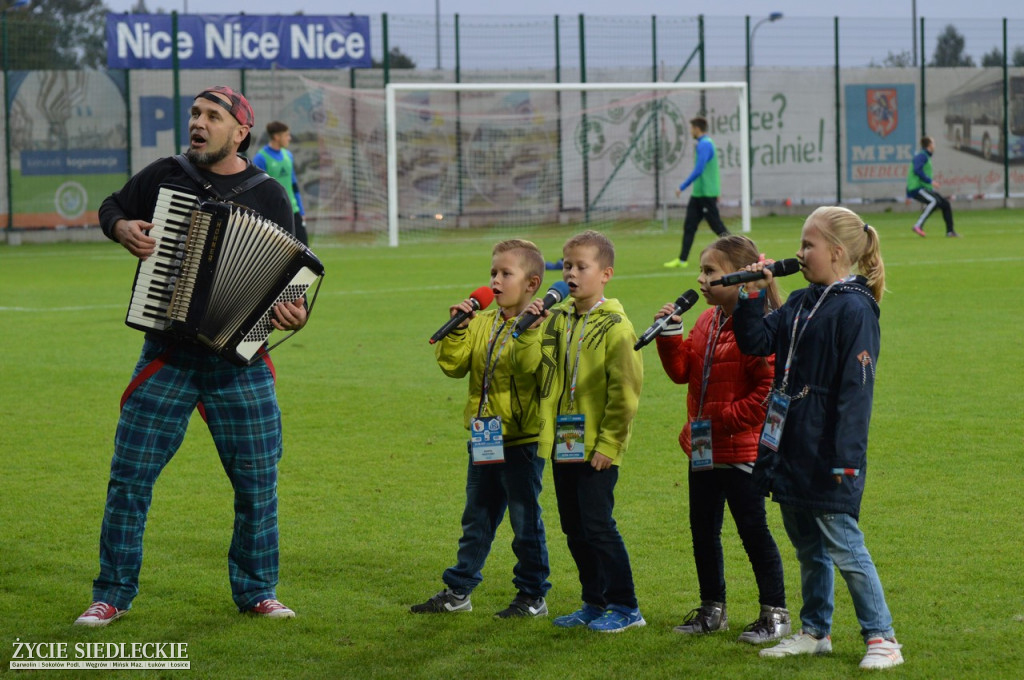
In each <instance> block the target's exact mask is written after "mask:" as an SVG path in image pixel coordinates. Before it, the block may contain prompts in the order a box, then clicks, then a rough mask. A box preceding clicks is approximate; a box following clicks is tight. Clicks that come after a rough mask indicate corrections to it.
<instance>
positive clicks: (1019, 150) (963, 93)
mask: <svg viewBox="0 0 1024 680" xmlns="http://www.w3.org/2000/svg"><path fill="white" fill-rule="evenodd" d="M983 78H984V82H983V83H982V84H980V85H979V84H977V82H971V83H969V84H967V85H965V86H964V87H962V88H960V89H959V90H957V91H956V92H954V93H953V94H951V95H950V96H949V97H948V98H947V99H946V139H947V140H948V141H949V143H950V144H952V146H953V148H955V149H960V150H962V151H973V152H975V153H978V154H981V156H982V158H984V159H986V160H1003V110H1004V109H1003V78H1002V72H1001V71H1000V73H999V75H998V76H996V77H994V76H992V75H986V76H984V77H983ZM1007 89H1008V94H1009V106H1007V107H1006V110H1007V111H1008V112H1009V126H1008V127H1009V144H1008V145H1007V155H1008V160H1009V161H1010V162H1011V163H1012V162H1024V76H1011V77H1010V78H1009V82H1008V88H1007Z"/></svg>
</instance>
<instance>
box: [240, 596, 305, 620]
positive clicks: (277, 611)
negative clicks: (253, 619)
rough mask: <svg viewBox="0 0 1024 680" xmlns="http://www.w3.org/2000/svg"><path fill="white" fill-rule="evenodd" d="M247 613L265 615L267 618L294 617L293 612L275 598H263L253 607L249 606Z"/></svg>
mask: <svg viewBox="0 0 1024 680" xmlns="http://www.w3.org/2000/svg"><path fill="white" fill-rule="evenodd" d="M248 613H249V614H254V615H256V616H265V617H267V618H268V619H294V618H295V612H293V611H292V610H291V609H288V607H285V606H284V605H283V604H281V603H280V602H278V601H277V600H263V602H260V603H259V604H257V605H256V606H255V607H252V608H250V609H249V610H248Z"/></svg>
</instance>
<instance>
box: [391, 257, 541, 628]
mask: <svg viewBox="0 0 1024 680" xmlns="http://www.w3.org/2000/svg"><path fill="white" fill-rule="evenodd" d="M543 276H544V258H543V257H542V256H541V253H540V250H539V249H538V248H537V246H536V245H534V244H533V243H531V242H529V241H523V240H519V239H512V240H508V241H502V242H500V243H498V244H497V245H496V246H494V251H493V253H492V256H491V290H492V291H494V301H495V302H496V303H497V309H488V310H486V311H482V312H480V313H479V314H476V313H472V312H473V310H474V309H475V307H474V306H473V305H472V303H471V301H470V300H463V301H462V302H461V303H459V304H457V305H454V306H453V307H451V309H450V310H449V311H450V313H451V314H452V315H453V316H454V315H455V314H456V313H457V312H459V311H463V312H466V313H472V314H471V317H470V320H469V321H467V322H466V323H464V324H463V325H462V326H460V327H459V328H457V329H456V330H454V331H452V332H451V333H449V334H448V335H446V336H445V337H444V338H443V339H442V340H441V341H440V342H438V343H437V344H436V345H435V354H436V356H437V363H438V364H439V365H440V366H441V370H442V371H443V372H444V374H445V375H447V376H449V377H452V378H462V377H465V376H466V374H467V373H468V374H469V399H468V401H467V402H466V408H465V411H464V413H463V421H464V425H465V427H466V429H468V430H469V432H470V442H469V447H468V448H469V451H468V454H469V455H468V457H469V470H468V472H467V475H466V506H465V509H464V510H463V513H462V538H461V539H459V550H458V554H457V564H456V565H455V566H452V567H449V568H448V569H446V570H445V571H444V573H443V574H442V575H441V580H442V581H444V583H445V588H444V590H442V591H440V592H439V593H437V594H436V595H434V596H433V597H431V598H430V599H429V600H427V601H426V602H423V603H422V604H417V605H414V606H413V607H412V608H411V611H412V612H413V613H414V614H442V613H447V612H468V611H470V610H472V609H473V605H472V604H471V603H470V599H469V595H470V593H471V592H472V591H473V589H474V588H476V586H477V585H479V584H480V582H481V581H482V580H483V576H482V575H481V570H482V569H483V566H484V561H485V560H486V559H487V555H488V553H489V552H490V550H491V544H492V543H493V542H494V534H495V532H496V531H497V529H498V525H499V524H501V520H502V518H504V516H505V510H506V508H507V509H508V515H509V522H510V523H511V524H512V532H513V534H514V535H515V539H514V540H513V541H512V552H513V553H515V556H516V559H517V560H518V562H517V563H516V566H515V568H514V569H513V573H514V574H515V577H514V578H513V579H512V583H513V584H514V585H515V587H516V590H517V591H518V592H517V594H516V596H515V599H513V600H512V603H511V604H510V605H509V606H508V607H507V608H505V609H503V610H501V611H500V612H498V613H497V614H496V616H498V617H499V618H515V617H530V616H547V613H548V608H547V604H545V602H544V596H545V595H546V594H547V592H548V589H550V588H551V584H550V583H549V582H548V575H549V574H550V569H549V567H548V548H547V539H546V538H545V535H544V523H543V521H541V516H540V515H541V508H540V503H539V502H538V496H539V495H540V491H541V479H542V477H543V472H544V460H545V459H546V458H548V453H547V452H548V451H549V449H540V450H538V448H537V440H538V439H539V433H540V400H539V396H540V395H539V391H538V385H537V379H536V375H535V374H534V373H535V372H534V371H530V372H522V371H516V370H514V369H513V368H512V367H511V365H510V362H509V355H510V352H509V351H508V347H509V346H510V345H511V340H512V331H513V329H514V328H515V325H516V322H517V321H518V320H519V316H520V314H522V312H523V309H524V308H525V307H526V306H527V305H528V304H529V303H530V299H531V298H532V297H533V296H534V295H535V294H536V292H537V289H538V288H539V287H540V283H541V279H542V277H543ZM495 435H498V436H497V437H496V436H495Z"/></svg>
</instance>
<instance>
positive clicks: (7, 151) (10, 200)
mask: <svg viewBox="0 0 1024 680" xmlns="http://www.w3.org/2000/svg"><path fill="white" fill-rule="evenodd" d="M0 21H2V22H3V25H2V31H0V33H2V34H3V41H4V54H3V60H4V157H5V158H7V177H6V178H5V180H6V185H7V230H8V231H11V230H13V229H14V181H13V179H12V178H11V104H10V102H11V92H10V88H11V81H10V79H9V77H8V76H9V71H10V67H9V63H10V62H9V61H8V53H9V52H8V49H7V42H8V41H7V10H4V12H3V16H2V17H0ZM8 239H10V236H8ZM8 242H9V241H8Z"/></svg>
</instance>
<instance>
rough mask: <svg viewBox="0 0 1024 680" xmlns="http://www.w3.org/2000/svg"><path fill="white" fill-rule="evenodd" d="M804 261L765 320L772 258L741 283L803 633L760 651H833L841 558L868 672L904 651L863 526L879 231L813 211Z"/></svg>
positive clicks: (760, 469) (742, 329)
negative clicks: (759, 275)
mask: <svg viewBox="0 0 1024 680" xmlns="http://www.w3.org/2000/svg"><path fill="white" fill-rule="evenodd" d="M797 258H798V259H799V260H800V271H801V272H802V273H803V275H804V278H806V279H807V281H808V282H809V283H810V284H811V285H810V286H809V287H807V288H804V289H802V290H798V291H796V292H794V293H793V294H792V295H790V296H789V299H788V300H787V301H786V303H785V304H784V305H783V306H782V307H781V308H779V309H778V310H777V311H775V312H773V313H771V314H769V315H768V316H765V317H762V314H763V306H762V302H761V300H760V299H758V298H759V297H760V296H761V295H762V294H763V293H762V291H763V290H764V289H765V288H766V287H767V286H768V285H769V284H770V283H771V281H772V273H771V271H770V270H768V269H766V268H765V267H766V265H768V264H770V263H771V261H770V260H765V261H763V262H758V263H756V264H753V265H750V266H748V267H746V269H747V270H749V271H761V270H764V278H763V279H761V280H758V281H753V282H750V283H747V284H746V285H745V286H744V288H742V289H741V290H740V301H739V304H738V305H737V307H736V311H735V313H734V316H733V328H734V331H735V334H736V341H737V343H738V344H739V347H740V350H741V351H743V352H744V353H745V354H753V355H757V356H767V355H770V354H775V381H774V384H773V389H772V393H771V395H770V396H769V402H768V413H767V416H766V417H765V425H764V428H763V430H762V433H761V439H760V442H759V444H758V457H757V463H756V464H755V467H754V482H755V484H757V485H758V487H759V488H760V489H761V490H762V491H763V492H765V493H768V492H770V493H771V495H772V498H773V500H775V501H776V502H777V503H779V504H780V508H781V511H782V520H783V525H784V526H785V528H786V533H787V534H788V535H789V539H790V541H792V543H793V546H794V548H796V554H797V559H798V560H799V561H800V576H801V585H802V593H803V606H802V608H801V610H800V621H801V624H802V630H801V631H800V632H799V633H798V634H796V635H794V636H792V637H789V638H786V639H785V640H783V641H782V642H781V643H780V644H779V645H777V646H775V647H771V648H768V649H763V650H761V656H764V657H784V656H792V655H796V654H827V653H829V652H831V651H832V642H831V637H830V632H831V628H832V612H833V609H834V605H835V591H834V584H833V579H834V571H833V564H834V565H835V566H836V567H838V568H839V573H840V574H841V575H842V576H843V578H844V579H845V581H846V585H847V587H848V588H849V590H850V595H851V596H852V598H853V604H854V608H855V610H856V613H857V620H858V621H859V622H860V625H861V634H862V635H863V636H864V641H865V643H866V644H867V653H866V655H865V656H864V658H863V660H862V661H861V663H860V666H861V668H889V667H892V666H896V665H898V664H901V663H903V656H902V653H901V652H900V649H901V646H900V645H899V644H898V643H897V642H896V638H895V633H894V632H893V628H892V616H891V615H890V613H889V608H888V606H887V605H886V603H885V595H884V594H883V592H882V584H881V582H880V581H879V579H878V572H877V571H876V570H875V565H874V563H873V562H872V561H871V555H870V554H869V553H868V551H867V548H866V547H865V545H864V534H863V533H862V532H861V530H860V528H859V526H858V524H857V521H858V518H859V516H860V504H861V497H862V496H863V493H864V481H865V477H866V474H865V473H866V468H867V445H868V424H869V422H870V419H871V402H872V395H873V391H874V383H875V364H876V362H877V360H878V350H879V344H880V333H879V326H878V301H879V300H880V299H881V298H882V292H883V290H884V288H885V267H884V265H883V264H882V254H881V251H880V250H879V242H878V232H876V231H875V230H874V229H873V228H872V227H870V226H868V225H867V224H865V223H864V221H863V220H861V218H860V217H858V216H857V214H856V213H854V212H852V211H850V210H847V209H846V208H839V207H823V208H818V209H817V210H815V211H814V212H813V213H811V216H810V217H808V218H807V221H806V222H805V223H804V226H803V231H802V232H801V234H800V249H799V250H798V251H797ZM854 272H857V273H856V274H855V273H854Z"/></svg>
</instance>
